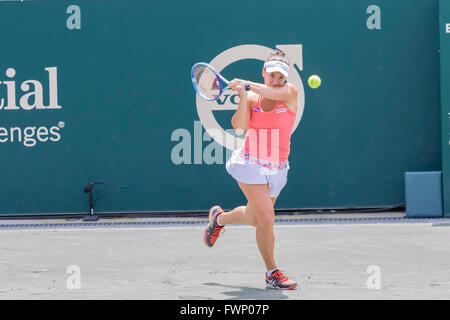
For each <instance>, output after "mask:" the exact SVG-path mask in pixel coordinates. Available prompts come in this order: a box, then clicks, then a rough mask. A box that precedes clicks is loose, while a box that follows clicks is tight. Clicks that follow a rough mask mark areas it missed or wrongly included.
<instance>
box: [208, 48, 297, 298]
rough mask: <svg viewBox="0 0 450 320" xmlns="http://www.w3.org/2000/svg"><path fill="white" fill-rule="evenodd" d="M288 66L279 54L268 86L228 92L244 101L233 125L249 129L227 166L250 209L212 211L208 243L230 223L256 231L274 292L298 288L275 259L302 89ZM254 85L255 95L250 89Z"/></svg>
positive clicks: (268, 65)
mask: <svg viewBox="0 0 450 320" xmlns="http://www.w3.org/2000/svg"><path fill="white" fill-rule="evenodd" d="M288 73H289V62H288V60H287V58H286V56H285V54H284V53H283V52H282V51H280V50H277V51H275V52H274V53H272V54H271V55H270V56H269V58H268V59H267V61H266V62H265V63H264V68H263V70H262V76H263V79H264V84H260V83H254V82H251V81H246V80H241V79H233V80H231V81H230V82H229V84H228V85H229V87H230V88H231V89H232V90H233V91H237V92H238V94H239V97H240V101H239V105H238V108H237V110H236V112H235V114H234V115H233V118H232V120H231V124H232V125H233V128H234V130H235V132H236V133H237V134H239V135H240V134H242V133H243V132H244V131H246V130H247V133H246V137H245V140H244V143H243V145H242V147H241V148H240V149H237V150H235V151H234V152H233V154H232V156H231V157H230V159H229V160H228V162H227V163H226V169H227V172H228V173H229V174H230V175H231V176H232V177H233V178H234V179H235V180H236V181H237V183H238V185H239V187H240V188H241V190H242V192H243V193H244V195H245V197H246V198H247V205H246V206H240V207H237V208H235V209H233V210H232V211H229V212H224V211H223V210H222V209H221V208H220V207H219V206H214V207H212V208H211V209H210V211H209V224H208V226H207V227H206V230H205V232H204V242H205V244H206V245H207V246H208V247H212V246H213V245H214V243H215V242H216V240H217V238H218V237H219V235H220V232H221V231H222V230H223V227H224V226H225V225H227V224H248V225H252V226H255V227H256V241H257V244H258V248H259V251H260V253H261V255H262V258H263V260H264V262H265V264H266V268H267V272H266V284H267V288H272V289H295V288H296V287H297V283H296V282H294V281H292V280H291V279H289V278H288V277H287V276H286V275H284V274H283V273H282V272H281V271H280V270H279V269H278V267H277V264H276V263H275V258H274V242H275V237H274V230H273V228H274V220H275V213H274V205H275V201H276V199H277V197H278V195H279V194H280V191H281V189H283V187H284V186H285V185H286V182H287V173H288V170H289V162H288V156H289V151H290V138H291V133H292V129H293V126H294V123H295V118H296V114H297V93H298V90H297V89H296V88H295V86H293V85H292V84H290V83H287V82H286V78H287V76H288ZM245 85H250V91H246V90H245Z"/></svg>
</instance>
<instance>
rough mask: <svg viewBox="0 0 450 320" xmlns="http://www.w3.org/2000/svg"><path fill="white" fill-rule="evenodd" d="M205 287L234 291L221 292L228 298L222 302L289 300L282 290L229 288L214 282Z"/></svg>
mask: <svg viewBox="0 0 450 320" xmlns="http://www.w3.org/2000/svg"><path fill="white" fill-rule="evenodd" d="M204 284H205V285H207V286H211V287H223V288H228V289H235V290H234V291H224V292H221V294H223V295H224V296H227V297H229V298H225V299H224V300H239V299H256V300H284V299H289V297H288V296H286V295H284V291H282V290H272V289H261V288H252V287H245V286H230V285H223V284H220V283H216V282H209V283H204Z"/></svg>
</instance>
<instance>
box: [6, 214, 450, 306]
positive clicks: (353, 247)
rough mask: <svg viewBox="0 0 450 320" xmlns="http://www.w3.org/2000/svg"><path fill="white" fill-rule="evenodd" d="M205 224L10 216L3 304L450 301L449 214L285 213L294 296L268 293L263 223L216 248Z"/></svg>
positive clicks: (283, 234)
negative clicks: (260, 237) (260, 239)
mask: <svg viewBox="0 0 450 320" xmlns="http://www.w3.org/2000/svg"><path fill="white" fill-rule="evenodd" d="M361 217H362V218H361ZM206 224H207V220H206V219H204V218H178V219H175V218H168V219H162V218H159V219H157V218H146V219H126V218H123V219H101V220H99V222H98V223H97V224H95V223H91V224H88V223H86V222H82V221H81V220H78V221H65V220H54V221H49V220H37V221H36V220H16V221H11V220H0V225H1V226H0V274H1V279H2V285H1V286H0V299H152V300H153V299H171V300H172V299H176V300H178V299H219V300H226V299H269V300H273V299H277V300H278V299H449V298H450V268H449V266H450V255H449V252H450V219H414V220H411V219H404V218H402V217H401V216H399V214H398V213H393V214H391V215H390V214H389V213H383V214H381V213H379V214H378V215H376V214H375V215H374V214H372V215H368V214H364V215H357V214H356V215H355V214H352V215H345V216H344V217H343V216H339V215H334V216H333V218H330V215H328V216H311V215H309V216H307V217H304V216H301V217H300V216H299V217H296V218H295V219H293V217H292V216H287V217H279V216H277V223H276V225H275V236H276V249H275V253H276V260H277V263H278V265H279V267H280V269H281V270H284V271H286V273H287V275H288V276H290V277H291V278H292V279H295V280H296V281H297V282H298V284H299V288H298V290H295V291H274V290H267V289H265V283H264V272H265V268H264V264H263V261H262V258H261V257H260V255H259V252H258V249H257V245H256V240H255V229H254V228H253V227H249V226H227V227H226V232H225V233H224V234H222V235H221V237H220V238H219V240H218V241H217V242H216V245H215V246H214V247H213V248H207V247H205V245H204V244H203V230H204V228H205V226H206ZM73 266H75V267H73ZM74 270H75V271H74Z"/></svg>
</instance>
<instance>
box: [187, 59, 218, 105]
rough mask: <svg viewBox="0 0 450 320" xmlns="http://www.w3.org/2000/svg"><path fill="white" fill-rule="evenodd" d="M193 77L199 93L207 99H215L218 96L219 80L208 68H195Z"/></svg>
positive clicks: (204, 66)
mask: <svg viewBox="0 0 450 320" xmlns="http://www.w3.org/2000/svg"><path fill="white" fill-rule="evenodd" d="M193 76H194V80H195V83H196V84H197V88H198V90H199V92H200V93H201V94H202V95H203V96H205V97H206V98H207V99H216V98H217V97H218V96H219V95H220V83H219V79H218V78H217V76H216V74H215V73H214V72H213V71H212V70H211V69H210V68H209V67H208V66H206V65H198V66H196V68H195V69H194V70H193Z"/></svg>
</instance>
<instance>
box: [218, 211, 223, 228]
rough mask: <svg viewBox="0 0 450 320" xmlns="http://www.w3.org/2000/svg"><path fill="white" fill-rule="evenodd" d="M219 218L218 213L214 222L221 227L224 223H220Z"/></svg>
mask: <svg viewBox="0 0 450 320" xmlns="http://www.w3.org/2000/svg"><path fill="white" fill-rule="evenodd" d="M219 218H220V214H219V215H218V216H217V218H216V222H217V224H218V225H219V227H223V226H224V225H223V224H221V223H220V221H219Z"/></svg>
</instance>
